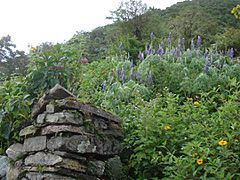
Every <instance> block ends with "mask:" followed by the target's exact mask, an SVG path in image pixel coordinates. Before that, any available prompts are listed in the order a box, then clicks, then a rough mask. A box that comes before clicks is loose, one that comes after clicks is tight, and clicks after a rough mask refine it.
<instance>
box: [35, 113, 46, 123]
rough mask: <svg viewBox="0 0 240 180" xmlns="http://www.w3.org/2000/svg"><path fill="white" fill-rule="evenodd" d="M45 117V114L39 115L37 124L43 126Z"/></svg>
mask: <svg viewBox="0 0 240 180" xmlns="http://www.w3.org/2000/svg"><path fill="white" fill-rule="evenodd" d="M45 117H46V114H39V115H38V116H37V123H38V124H43V123H44V122H45Z"/></svg>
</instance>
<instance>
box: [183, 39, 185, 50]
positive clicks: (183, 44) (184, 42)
mask: <svg viewBox="0 0 240 180" xmlns="http://www.w3.org/2000/svg"><path fill="white" fill-rule="evenodd" d="M182 45H183V50H184V51H185V38H184V37H183V38H182Z"/></svg>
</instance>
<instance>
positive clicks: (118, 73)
mask: <svg viewBox="0 0 240 180" xmlns="http://www.w3.org/2000/svg"><path fill="white" fill-rule="evenodd" d="M116 75H117V77H120V76H121V72H120V69H119V68H117V70H116Z"/></svg>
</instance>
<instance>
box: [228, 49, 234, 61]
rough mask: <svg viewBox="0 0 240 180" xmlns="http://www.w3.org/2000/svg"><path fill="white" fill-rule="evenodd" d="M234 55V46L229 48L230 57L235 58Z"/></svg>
mask: <svg viewBox="0 0 240 180" xmlns="http://www.w3.org/2000/svg"><path fill="white" fill-rule="evenodd" d="M233 56H234V50H233V48H231V49H230V50H229V57H230V58H231V59H233Z"/></svg>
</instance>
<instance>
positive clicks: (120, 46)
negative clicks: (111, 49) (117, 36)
mask: <svg viewBox="0 0 240 180" xmlns="http://www.w3.org/2000/svg"><path fill="white" fill-rule="evenodd" d="M119 49H120V51H122V49H123V43H122V42H120V45H119Z"/></svg>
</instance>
